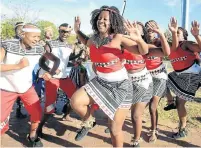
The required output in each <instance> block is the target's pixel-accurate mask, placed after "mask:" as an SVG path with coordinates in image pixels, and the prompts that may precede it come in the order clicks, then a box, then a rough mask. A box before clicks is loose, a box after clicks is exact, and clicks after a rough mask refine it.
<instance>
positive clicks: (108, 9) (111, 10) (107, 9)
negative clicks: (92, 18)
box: [102, 8, 117, 13]
mask: <svg viewBox="0 0 201 148" xmlns="http://www.w3.org/2000/svg"><path fill="white" fill-rule="evenodd" d="M102 10H106V11H110V12H114V13H117V12H116V11H115V10H113V9H110V8H103V9H102Z"/></svg>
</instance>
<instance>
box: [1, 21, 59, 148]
mask: <svg viewBox="0 0 201 148" xmlns="http://www.w3.org/2000/svg"><path fill="white" fill-rule="evenodd" d="M40 32H41V31H40V29H38V28H37V27H36V26H34V25H31V24H26V25H24V26H23V28H22V34H21V39H20V40H8V41H5V42H3V43H2V48H1V54H0V55H1V56H0V60H1V77H0V84H1V85H0V94H1V101H0V102H1V106H0V107H1V126H0V130H1V134H3V133H5V132H6V131H7V130H8V128H9V125H8V121H9V118H10V112H11V110H12V107H13V104H14V102H15V100H16V99H17V98H18V97H20V98H21V100H22V102H23V103H24V105H25V108H26V110H27V111H28V113H29V114H30V116H31V117H30V120H31V128H30V133H29V136H28V140H29V142H30V144H31V146H33V147H41V146H42V143H41V141H40V139H39V138H38V136H37V134H36V130H37V128H38V125H39V123H40V120H41V115H42V109H41V106H40V101H39V98H38V96H37V94H36V91H35V90H34V87H33V86H32V71H33V68H34V66H35V65H36V63H37V62H38V61H39V58H40V57H41V55H42V54H43V56H45V57H46V58H48V59H50V60H52V61H53V62H54V65H53V68H52V69H50V71H49V72H48V73H45V74H44V75H43V77H44V78H51V75H53V74H54V73H55V71H56V69H57V68H58V66H59V59H58V58H56V57H55V56H54V55H52V54H51V53H50V52H49V50H48V49H47V48H45V49H46V50H44V48H43V47H41V46H37V45H36V44H37V43H38V41H39V39H40Z"/></svg>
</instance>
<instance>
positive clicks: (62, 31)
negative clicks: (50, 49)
mask: <svg viewBox="0 0 201 148" xmlns="http://www.w3.org/2000/svg"><path fill="white" fill-rule="evenodd" d="M59 32H60V33H71V31H65V30H59Z"/></svg>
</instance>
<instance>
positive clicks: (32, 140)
mask: <svg viewBox="0 0 201 148" xmlns="http://www.w3.org/2000/svg"><path fill="white" fill-rule="evenodd" d="M27 139H28V141H29V143H30V145H31V147H43V143H42V142H41V140H40V138H38V137H37V138H35V137H34V138H32V137H30V136H28V137H27Z"/></svg>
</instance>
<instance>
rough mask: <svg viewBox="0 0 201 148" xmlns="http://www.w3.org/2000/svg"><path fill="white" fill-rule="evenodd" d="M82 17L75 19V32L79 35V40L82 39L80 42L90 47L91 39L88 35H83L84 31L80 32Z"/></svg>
mask: <svg viewBox="0 0 201 148" xmlns="http://www.w3.org/2000/svg"><path fill="white" fill-rule="evenodd" d="M80 24H81V21H80V17H79V16H77V17H75V22H74V31H75V33H76V34H77V36H78V38H79V39H80V41H81V42H82V43H83V44H84V45H86V46H88V47H89V44H88V41H89V37H88V36H87V35H85V34H84V33H82V31H80Z"/></svg>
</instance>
